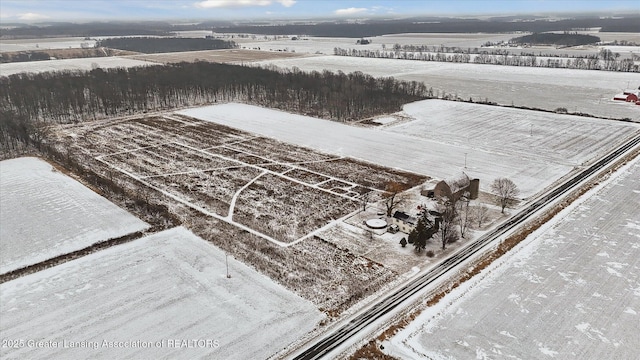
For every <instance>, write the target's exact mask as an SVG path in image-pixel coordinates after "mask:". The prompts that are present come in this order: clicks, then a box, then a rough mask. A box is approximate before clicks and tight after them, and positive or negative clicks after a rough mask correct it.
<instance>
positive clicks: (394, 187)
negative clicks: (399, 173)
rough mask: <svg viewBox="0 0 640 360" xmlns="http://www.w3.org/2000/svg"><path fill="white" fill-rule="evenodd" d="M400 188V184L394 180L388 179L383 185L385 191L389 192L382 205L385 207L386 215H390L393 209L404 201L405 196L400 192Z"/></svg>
mask: <svg viewBox="0 0 640 360" xmlns="http://www.w3.org/2000/svg"><path fill="white" fill-rule="evenodd" d="M402 190H403V187H402V184H400V183H397V182H395V181H390V182H388V183H387V185H386V186H385V191H386V192H387V193H389V194H390V195H389V197H387V198H386V199H385V200H384V205H385V206H386V208H387V216H391V213H393V209H395V208H396V207H397V206H398V205H400V204H402V203H403V202H405V200H406V197H405V196H403V195H402V194H401V192H402Z"/></svg>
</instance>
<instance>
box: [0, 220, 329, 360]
mask: <svg viewBox="0 0 640 360" xmlns="http://www.w3.org/2000/svg"><path fill="white" fill-rule="evenodd" d="M227 262H228V266H229V274H230V275H231V278H227V276H226V274H227V267H226V265H227ZM0 302H1V303H2V307H1V308H0V317H1V318H2V327H1V328H0V335H1V336H2V338H3V339H23V340H24V341H25V344H26V342H27V341H29V340H35V341H44V342H54V343H59V344H61V345H62V346H60V347H58V348H51V347H46V348H45V347H40V348H38V347H35V346H31V347H29V346H24V347H20V348H15V349H14V348H4V347H3V349H2V357H3V358H7V359H9V358H10V359H44V358H66V359H70V358H85V359H89V358H90V359H114V358H119V359H124V358H135V359H163V358H171V359H196V358H216V359H265V358H268V357H269V356H272V355H274V354H275V353H277V352H279V351H280V350H282V349H283V348H284V347H286V346H288V345H289V344H290V343H291V342H293V341H296V340H297V339H299V338H300V337H302V336H303V335H304V334H305V333H307V332H309V331H311V330H312V329H313V328H314V327H315V326H316V324H317V323H318V322H319V321H320V320H321V319H322V318H323V315H322V313H320V312H319V311H318V310H317V309H316V308H315V306H314V305H313V304H312V303H311V302H309V301H306V300H304V299H302V298H300V297H299V296H297V295H295V294H294V293H292V292H290V291H288V290H287V289H285V288H283V287H282V286H281V285H278V284H277V283H275V282H274V281H272V280H271V279H269V278H267V277H265V276H264V275H261V274H259V273H257V272H256V271H255V270H254V269H252V268H251V267H249V266H246V265H244V264H243V263H241V262H239V261H237V260H235V259H234V258H232V257H229V258H228V259H227V258H226V254H225V252H223V251H222V250H221V249H219V248H217V247H215V246H213V245H212V244H211V243H208V242H205V241H203V240H202V239H201V238H199V237H197V236H195V235H194V234H193V233H191V232H189V231H188V230H186V229H185V228H182V227H179V228H174V229H170V230H166V231H163V232H161V233H157V234H154V235H151V236H147V237H145V238H142V239H139V240H136V241H134V242H130V243H127V244H124V245H121V246H116V247H113V248H110V249H107V250H103V251H100V252H97V253H94V254H91V255H89V256H86V257H83V258H80V259H77V260H74V261H71V262H68V263H65V264H62V265H60V266H56V267H54V268H50V269H47V270H44V271H42V272H39V273H35V274H31V275H29V276H25V277H22V278H19V279H15V280H12V281H9V282H6V283H3V284H2V285H0ZM169 340H172V341H176V342H177V343H178V345H180V344H181V343H182V341H183V340H185V341H190V343H189V344H190V345H189V346H173V345H172V344H171V343H169V342H168V341H169ZM200 340H202V341H201V342H200ZM205 340H208V342H206V341H205ZM81 342H84V343H85V344H88V345H87V346H85V347H71V346H69V345H66V346H65V345H64V344H74V343H81ZM114 342H116V343H117V342H129V343H130V344H134V345H135V344H145V346H141V345H138V346H131V345H129V346H124V345H122V346H115V347H114V346H109V344H110V343H114ZM93 344H95V346H93ZM123 344H124V343H123Z"/></svg>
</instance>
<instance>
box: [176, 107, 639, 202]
mask: <svg viewBox="0 0 640 360" xmlns="http://www.w3.org/2000/svg"><path fill="white" fill-rule="evenodd" d="M405 112H406V113H407V114H408V115H410V116H414V117H415V118H416V120H415V121H413V122H409V123H406V124H404V125H400V126H398V127H397V128H395V129H394V128H386V129H371V128H362V127H355V126H350V125H345V124H341V123H337V122H331V121H327V120H321V119H316V118H312V117H307V116H301V115H295V114H289V113H285V112H282V111H277V110H271V109H264V108H260V107H256V106H250V105H243V104H225V105H217V106H208V107H202V108H195V109H189V110H183V111H180V112H179V113H180V114H184V115H188V116H193V117H196V118H199V119H202V120H207V121H212V122H216V123H219V124H223V125H226V126H230V127H234V128H238V129H241V130H244V131H248V132H253V133H257V134H260V135H264V136H269V137H273V138H276V139H278V140H281V141H284V142H288V143H292V144H296V145H301V146H306V147H310V148H313V149H317V150H320V151H323V152H326V153H329V154H335V155H340V156H348V157H353V158H357V159H362V160H365V161H369V162H372V163H375V164H378V165H382V166H387V167H391V168H400V169H403V170H407V171H411V172H416V173H419V174H424V175H427V176H431V177H436V178H450V177H453V176H455V175H456V174H459V172H460V171H461V170H462V171H466V172H467V173H468V174H469V175H470V176H474V177H478V178H479V179H480V187H481V189H484V190H487V189H488V186H489V183H490V182H491V181H493V179H495V178H498V177H508V178H511V179H512V180H513V181H514V182H515V183H516V184H517V186H518V187H519V188H520V190H521V195H522V196H523V197H528V196H531V195H533V194H535V193H537V192H538V191H540V190H542V189H543V188H544V187H545V186H547V185H550V184H551V183H553V182H554V181H555V180H557V179H558V178H560V177H562V176H563V175H565V174H567V173H568V172H569V171H571V170H572V169H573V167H574V166H576V165H580V164H581V163H582V162H583V161H586V160H587V159H591V158H593V157H594V156H596V155H598V153H600V152H602V151H604V150H606V149H607V148H608V147H609V146H612V145H614V144H613V143H614V139H616V138H622V137H624V136H627V135H629V134H631V133H633V132H636V131H638V126H637V125H634V124H628V123H618V122H611V121H605V120H594V119H585V118H581V117H574V116H566V115H557V114H548V113H545V114H541V113H537V112H533V111H526V110H518V109H506V108H501V107H493V106H482V105H474V104H467V103H454V102H446V101H441V100H426V101H421V102H416V103H414V104H409V105H406V106H405ZM432 112H433V113H434V114H437V117H436V116H434V117H432V116H431V114H432ZM494 121H495V123H494ZM489 124H491V126H489ZM496 124H497V125H496ZM531 124H533V132H531ZM388 130H390V131H388ZM456 131H459V133H456ZM408 134H411V135H408ZM530 134H532V135H530ZM474 137H477V138H474ZM558 152H560V153H559V154H558ZM465 154H466V155H465ZM465 156H466V157H467V167H466V169H465Z"/></svg>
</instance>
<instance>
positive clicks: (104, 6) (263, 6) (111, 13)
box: [0, 0, 640, 22]
mask: <svg viewBox="0 0 640 360" xmlns="http://www.w3.org/2000/svg"><path fill="white" fill-rule="evenodd" d="M611 11H624V12H628V11H631V12H634V13H639V12H640V0H572V1H568V0H386V1H380V0H0V21H2V22H13V21H20V22H34V21H77V22H82V21H89V20H133V19H142V20H168V19H199V20H201V19H212V20H233V19H254V18H255V19H264V18H276V19H285V18H310V17H332V18H365V17H371V16H412V15H504V14H541V13H554V12H596V13H598V12H601V13H603V14H605V13H608V12H611Z"/></svg>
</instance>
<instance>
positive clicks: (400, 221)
mask: <svg viewBox="0 0 640 360" xmlns="http://www.w3.org/2000/svg"><path fill="white" fill-rule="evenodd" d="M417 224H418V219H416V218H415V217H413V216H411V215H409V214H407V213H405V212H403V211H396V212H394V213H393V216H392V217H391V227H394V228H395V227H397V229H398V230H400V231H402V232H403V233H405V234H408V233H410V232H411V231H413V229H415V228H416V225H417Z"/></svg>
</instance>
